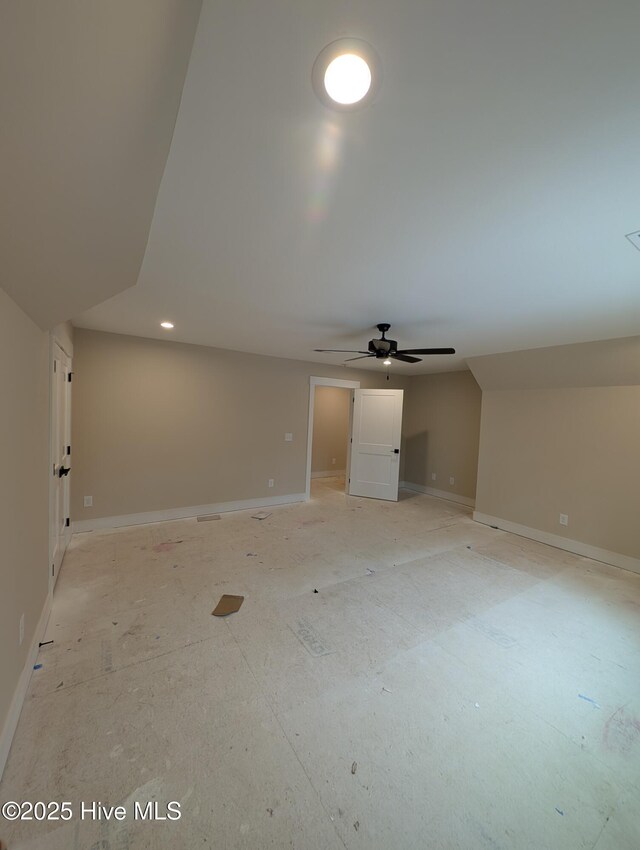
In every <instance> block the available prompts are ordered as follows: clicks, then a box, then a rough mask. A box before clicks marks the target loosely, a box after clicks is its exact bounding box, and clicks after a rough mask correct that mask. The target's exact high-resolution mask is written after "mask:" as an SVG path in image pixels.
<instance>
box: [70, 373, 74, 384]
mask: <svg viewBox="0 0 640 850" xmlns="http://www.w3.org/2000/svg"><path fill="white" fill-rule="evenodd" d="M72 375H73V372H69V383H71V376H72Z"/></svg>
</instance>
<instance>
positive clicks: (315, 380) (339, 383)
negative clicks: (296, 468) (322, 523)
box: [305, 375, 360, 501]
mask: <svg viewBox="0 0 640 850" xmlns="http://www.w3.org/2000/svg"><path fill="white" fill-rule="evenodd" d="M316 387H342V388H343V389H345V390H359V389H360V381H344V380H342V379H341V378H320V377H318V376H317V375H310V376H309V419H308V421H307V472H306V476H305V499H306V500H307V501H309V499H310V498H311V450H312V445H313V407H314V404H315V398H316ZM350 421H351V420H350ZM349 436H351V425H349Z"/></svg>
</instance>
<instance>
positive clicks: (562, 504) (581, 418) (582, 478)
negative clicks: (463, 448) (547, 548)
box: [476, 387, 640, 558]
mask: <svg viewBox="0 0 640 850" xmlns="http://www.w3.org/2000/svg"><path fill="white" fill-rule="evenodd" d="M639 482H640V387H591V388H565V389H561V390H560V389H552V390H520V391H518V390H503V391H500V390H497V391H490V392H485V393H484V394H483V401H482V429H481V438H480V466H479V470H478V493H477V499H476V509H477V510H478V511H479V512H481V513H484V514H488V515H490V516H493V517H498V518H500V519H506V520H510V521H511V522H516V523H519V524H521V525H525V526H527V527H530V528H534V529H539V530H541V531H546V532H550V533H552V534H557V535H559V536H562V537H566V538H568V539H570V540H578V541H580V542H582V543H587V544H590V545H592V546H597V547H599V548H601V549H607V550H609V551H611V552H617V553H619V554H622V555H627V556H629V557H632V558H640V523H639V522H638V514H639V510H640V483H639ZM561 513H563V514H568V515H569V525H568V526H566V527H565V526H561V525H560V523H559V515H560V514H561Z"/></svg>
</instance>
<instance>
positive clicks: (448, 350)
mask: <svg viewBox="0 0 640 850" xmlns="http://www.w3.org/2000/svg"><path fill="white" fill-rule="evenodd" d="M455 353H456V350H455V348H402V349H401V350H400V351H399V352H398V354H455Z"/></svg>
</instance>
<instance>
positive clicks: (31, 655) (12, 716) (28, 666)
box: [0, 593, 51, 779]
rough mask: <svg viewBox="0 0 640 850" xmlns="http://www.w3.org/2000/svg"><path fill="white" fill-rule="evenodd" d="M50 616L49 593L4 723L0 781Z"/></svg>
mask: <svg viewBox="0 0 640 850" xmlns="http://www.w3.org/2000/svg"><path fill="white" fill-rule="evenodd" d="M50 614H51V594H50V593H47V598H46V600H45V603H44V607H43V609H42V613H41V614H40V619H39V620H38V625H37V626H36V629H35V631H34V633H33V640H32V641H31V646H30V647H29V652H28V654H27V660H26V661H25V665H24V667H23V668H22V673H21V674H20V678H19V679H18V685H17V687H16V689H15V692H14V694H13V699H12V700H11V705H10V706H9V713H8V714H7V719H6V720H5V722H4V727H3V729H2V733H1V734H0V779H2V774H3V773H4V768H5V765H6V763H7V758H8V757H9V750H10V749H11V742H12V741H13V736H14V734H15V731H16V727H17V725H18V720H19V719H20V712H21V711H22V706H23V704H24V698H25V696H26V695H27V690H28V688H29V682H30V681H31V674H32V673H33V665H34V664H35V663H36V659H37V657H38V651H39V649H40V645H39V644H40V641H41V640H42V638H43V635H44V633H45V631H46V629H47V623H48V622H49V615H50Z"/></svg>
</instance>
